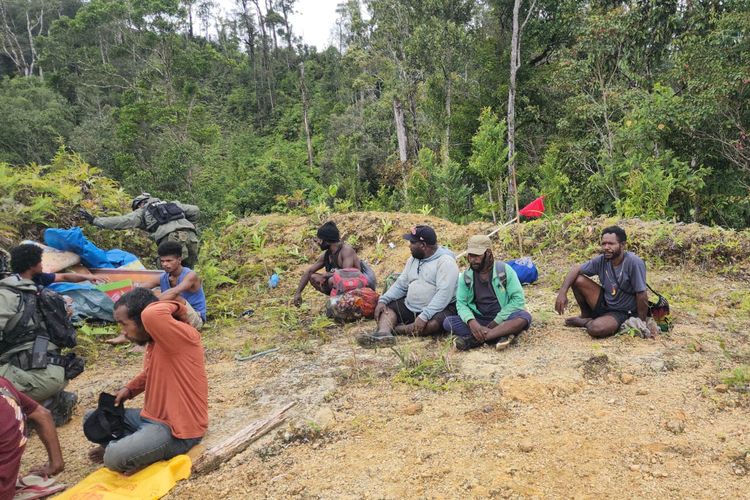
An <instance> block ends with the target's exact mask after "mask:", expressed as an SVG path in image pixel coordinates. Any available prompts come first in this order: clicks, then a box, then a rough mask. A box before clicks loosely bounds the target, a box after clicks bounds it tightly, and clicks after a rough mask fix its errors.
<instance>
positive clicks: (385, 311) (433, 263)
mask: <svg viewBox="0 0 750 500" xmlns="http://www.w3.org/2000/svg"><path fill="white" fill-rule="evenodd" d="M404 239H405V240H408V241H409V250H410V251H411V257H409V260H407V261H406V266H405V267H404V270H403V271H402V272H401V274H400V275H399V277H398V279H397V280H396V281H395V282H394V283H393V285H391V287H390V288H389V289H388V291H387V292H386V293H384V294H383V295H382V296H381V297H380V300H379V301H378V305H377V307H376V308H375V320H376V321H377V323H378V329H377V331H376V332H374V333H368V334H364V335H360V336H359V337H357V342H358V343H359V344H360V345H361V346H362V347H379V346H384V345H393V344H394V343H395V339H394V337H393V334H394V333H395V334H398V335H417V336H419V335H434V334H436V333H440V332H442V331H443V321H444V320H445V318H446V317H447V316H449V315H453V314H456V304H455V300H456V282H457V280H458V265H456V258H455V256H454V255H453V252H451V251H450V250H448V249H447V248H444V247H442V246H439V245H438V244H437V235H436V234H435V230H434V229H432V228H431V227H430V226H415V227H413V228H412V229H411V232H410V233H407V234H405V235H404Z"/></svg>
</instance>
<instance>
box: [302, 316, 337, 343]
mask: <svg viewBox="0 0 750 500" xmlns="http://www.w3.org/2000/svg"><path fill="white" fill-rule="evenodd" d="M337 326H338V325H337V324H336V323H335V322H334V321H333V320H332V319H331V318H329V317H328V316H325V315H323V314H321V315H318V316H316V317H315V319H313V320H312V323H310V327H309V328H310V333H312V334H313V335H315V336H316V337H318V338H319V339H320V340H322V341H323V342H328V341H329V340H330V339H331V335H330V330H331V329H332V328H336V327H337Z"/></svg>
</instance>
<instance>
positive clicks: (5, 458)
mask: <svg viewBox="0 0 750 500" xmlns="http://www.w3.org/2000/svg"><path fill="white" fill-rule="evenodd" d="M27 420H31V421H32V422H34V424H36V429H37V434H39V438H40V439H41V440H42V443H44V447H45V448H46V449H47V455H48V457H49V461H48V462H47V463H46V464H44V465H42V466H40V467H36V468H34V469H32V471H31V472H32V473H33V474H37V475H40V476H45V477H46V476H53V475H55V474H57V473H58V472H61V471H62V470H63V467H64V463H63V458H62V452H61V451H60V441H59V440H58V438H57V431H56V430H55V423H54V422H53V421H52V415H51V414H50V412H49V411H48V410H47V409H46V408H44V407H43V406H40V405H39V404H38V403H37V402H36V401H34V400H33V399H31V398H30V397H28V396H26V395H25V394H23V393H21V392H18V391H17V390H16V388H15V387H14V386H13V384H11V383H10V382H9V381H8V380H7V379H5V378H3V377H0V498H2V499H5V498H13V495H14V494H15V490H16V479H17V478H18V471H19V470H20V468H21V456H22V455H23V452H24V449H25V448H26V441H27V440H28V430H27V427H26V421H27Z"/></svg>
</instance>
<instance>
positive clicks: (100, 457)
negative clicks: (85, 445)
mask: <svg viewBox="0 0 750 500" xmlns="http://www.w3.org/2000/svg"><path fill="white" fill-rule="evenodd" d="M89 460H91V461H92V462H94V463H95V464H101V463H104V446H97V447H96V448H91V449H90V450H89Z"/></svg>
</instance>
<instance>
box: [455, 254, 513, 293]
mask: <svg viewBox="0 0 750 500" xmlns="http://www.w3.org/2000/svg"><path fill="white" fill-rule="evenodd" d="M495 274H497V277H498V279H499V280H500V284H501V285H503V288H508V276H507V275H506V274H505V263H504V262H503V261H501V260H496V261H495ZM464 284H465V285H466V286H467V287H470V286H471V278H469V276H468V275H467V274H466V273H464Z"/></svg>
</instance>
